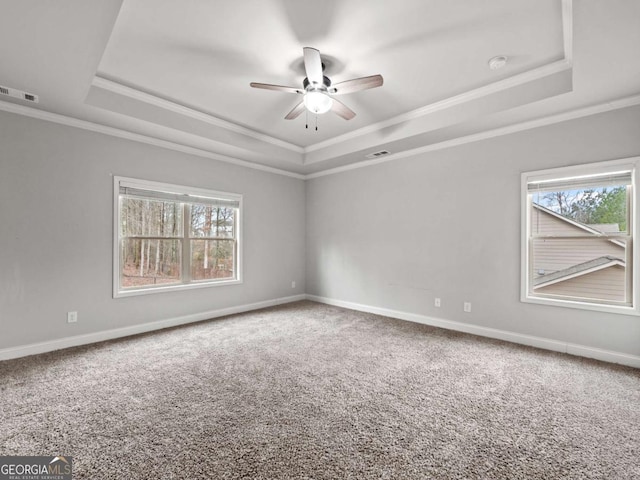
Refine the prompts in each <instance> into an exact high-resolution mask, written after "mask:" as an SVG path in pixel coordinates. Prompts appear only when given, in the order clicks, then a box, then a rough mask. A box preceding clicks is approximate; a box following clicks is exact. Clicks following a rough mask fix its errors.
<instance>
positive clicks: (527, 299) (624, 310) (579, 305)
mask: <svg viewBox="0 0 640 480" xmlns="http://www.w3.org/2000/svg"><path fill="white" fill-rule="evenodd" d="M520 301H521V302H523V303H534V304H537V305H548V306H553V307H564V308H576V309H579V310H591V311H594V312H606V313H615V314H618V315H635V316H640V311H638V308H634V307H628V306H623V305H603V304H595V303H588V302H580V301H577V300H561V299H555V298H541V297H533V296H528V295H525V296H522V297H521V298H520Z"/></svg>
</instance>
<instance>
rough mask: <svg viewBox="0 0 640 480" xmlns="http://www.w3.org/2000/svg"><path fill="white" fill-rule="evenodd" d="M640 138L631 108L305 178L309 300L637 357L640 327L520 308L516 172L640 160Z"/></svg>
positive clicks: (638, 113)
mask: <svg viewBox="0 0 640 480" xmlns="http://www.w3.org/2000/svg"><path fill="white" fill-rule="evenodd" d="M639 132H640V108H638V107H633V108H627V109H624V110H620V111H616V112H610V113H605V114H600V115H597V116H593V117H589V118H583V119H579V120H573V121H569V122H564V123H559V124H556V125H550V126H547V127H542V128H538V129H535V130H529V131H525V132H520V133H517V134H512V135H508V136H503V137H498V138H494V139H489V140H485V141H481V142H476V143H471V144H467V145H462V146H458V147H455V148H450V149H447V150H442V151H436V152H431V153H428V154H422V155H419V156H415V157H412V158H407V159H403V160H398V161H393V162H388V163H384V164H380V165H376V166H371V167H367V168H362V169H357V170H352V171H349V172H344V173H340V174H336V175H330V176H325V177H319V178H316V179H313V180H310V181H308V182H307V293H308V294H312V295H318V296H323V297H329V298H332V299H337V300H343V301H348V302H354V303H360V304H365V305H368V306H373V307H383V308H388V309H393V310H399V311H404V312H410V313H416V314H422V315H427V316H432V317H437V318H441V319H445V320H453V321H458V322H468V323H471V324H476V325H481V326H485V327H490V328H497V329H502V330H508V331H511V332H516V333H521V334H528V335H534V336H539V337H545V338H551V339H555V340H559V341H563V342H570V343H576V344H580V345H585V346H590V347H597V348H603V349H607V350H613V351H617V352H622V353H628V354H633V355H639V354H640V318H637V317H632V316H626V315H616V314H604V313H597V312H590V311H582V310H575V309H568V308H560V307H551V306H542V305H533V304H524V303H521V302H520V300H519V298H520V174H521V172H523V171H529V170H537V169H544V168H552V167H556V166H565V165H574V164H581V163H588V162H596V161H603V160H610V159H615V158H623V157H631V156H636V155H640V134H639ZM636 215H637V214H636ZM636 288H637V287H636ZM434 297H440V298H441V299H442V307H441V308H435V307H434ZM464 301H470V302H472V312H471V313H464V312H463V308H462V305H463V302H464Z"/></svg>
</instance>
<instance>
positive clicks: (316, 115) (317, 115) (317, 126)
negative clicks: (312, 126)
mask: <svg viewBox="0 0 640 480" xmlns="http://www.w3.org/2000/svg"><path fill="white" fill-rule="evenodd" d="M317 131H318V115H316V132H317Z"/></svg>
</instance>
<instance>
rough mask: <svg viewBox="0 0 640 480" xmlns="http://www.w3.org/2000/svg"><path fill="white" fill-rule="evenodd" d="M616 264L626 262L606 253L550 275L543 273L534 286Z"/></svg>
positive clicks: (623, 264) (541, 285) (546, 284)
mask: <svg viewBox="0 0 640 480" xmlns="http://www.w3.org/2000/svg"><path fill="white" fill-rule="evenodd" d="M615 265H619V266H621V267H624V266H625V262H624V260H622V259H620V258H616V257H612V256H610V255H605V256H602V257H598V258H594V259H593V260H589V261H588V262H584V263H579V264H578V265H572V266H571V267H569V268H565V269H564V270H559V271H557V272H554V273H550V274H548V275H542V276H541V277H538V278H534V279H533V286H534V288H540V287H546V286H548V285H552V284H554V283H558V282H564V281H565V280H569V279H570V278H575V277H578V276H581V275H586V274H588V273H592V272H596V271H598V270H602V269H604V268H609V267H613V266H615Z"/></svg>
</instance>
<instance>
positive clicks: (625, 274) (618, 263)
mask: <svg viewBox="0 0 640 480" xmlns="http://www.w3.org/2000/svg"><path fill="white" fill-rule="evenodd" d="M638 162H640V159H638V158H634V159H625V160H616V161H612V162H603V163H597V164H591V165H583V166H575V167H565V168H558V169H553V170H544V171H538V172H528V173H523V174H522V197H523V198H522V209H523V212H522V279H521V300H522V301H523V302H531V303H542V304H550V305H561V306H566V307H572V308H583V309H589V310H598V311H606V312H615V313H626V314H636V315H637V314H640V311H639V309H638V298H637V296H638V294H637V293H636V290H637V288H634V285H637V284H638V266H639V263H638V252H637V249H636V248H635V246H634V238H635V236H636V234H637V225H636V222H635V221H634V211H635V209H636V205H637V192H636V189H635V185H636V182H637V175H638V169H637V166H638Z"/></svg>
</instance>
